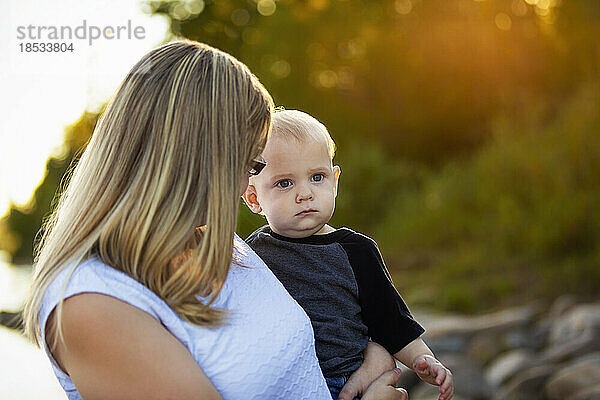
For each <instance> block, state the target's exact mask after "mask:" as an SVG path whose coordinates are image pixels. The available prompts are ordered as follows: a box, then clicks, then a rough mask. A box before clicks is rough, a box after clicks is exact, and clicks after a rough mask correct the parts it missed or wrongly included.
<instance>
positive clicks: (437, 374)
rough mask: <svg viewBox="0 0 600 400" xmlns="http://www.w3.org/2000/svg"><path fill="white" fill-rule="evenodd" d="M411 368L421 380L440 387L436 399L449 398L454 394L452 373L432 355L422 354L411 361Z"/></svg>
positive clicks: (444, 399) (445, 399) (447, 399)
mask: <svg viewBox="0 0 600 400" xmlns="http://www.w3.org/2000/svg"><path fill="white" fill-rule="evenodd" d="M413 370H414V371H415V372H416V373H417V375H419V378H421V379H422V380H423V381H425V382H427V383H430V384H432V385H435V386H439V387H440V396H439V397H438V400H450V399H451V398H452V395H453V394H454V383H453V381H452V373H451V372H450V370H449V369H448V368H446V367H444V366H443V365H442V363H441V362H439V361H438V360H437V359H435V358H434V357H432V356H430V355H427V354H424V355H421V356H418V357H416V358H415V360H414V361H413Z"/></svg>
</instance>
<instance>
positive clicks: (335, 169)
mask: <svg viewBox="0 0 600 400" xmlns="http://www.w3.org/2000/svg"><path fill="white" fill-rule="evenodd" d="M341 173H342V169H341V168H340V167H339V166H338V165H335V166H334V167H333V186H334V190H335V196H336V197H337V192H338V183H339V181H340V174H341Z"/></svg>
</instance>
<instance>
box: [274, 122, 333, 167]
mask: <svg viewBox="0 0 600 400" xmlns="http://www.w3.org/2000/svg"><path fill="white" fill-rule="evenodd" d="M271 119H272V125H271V134H272V135H273V137H281V138H284V139H289V138H293V139H295V140H296V141H298V142H303V141H305V140H312V141H316V142H324V144H325V145H326V146H327V153H328V154H329V157H330V158H331V160H333V157H334V156H335V142H334V141H333V139H332V138H331V135H330V134H329V131H328V130H327V128H326V127H325V125H323V124H322V123H321V122H320V121H319V120H317V119H316V118H314V117H312V116H311V115H309V114H307V113H305V112H302V111H298V110H276V111H275V112H274V113H273V115H272V117H271Z"/></svg>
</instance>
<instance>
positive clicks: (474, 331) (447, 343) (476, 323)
mask: <svg viewBox="0 0 600 400" xmlns="http://www.w3.org/2000/svg"><path fill="white" fill-rule="evenodd" d="M540 310H541V306H540V304H539V303H532V304H530V305H526V306H522V307H515V308H510V309H507V310H501V311H497V312H493V313H489V314H484V315H479V316H476V317H467V316H459V315H454V316H437V317H431V318H429V319H428V322H427V324H426V325H425V326H426V328H427V330H426V332H425V336H424V339H425V341H426V342H427V344H428V345H429V346H430V347H431V348H432V349H433V350H434V352H435V353H441V352H463V351H466V349H467V347H468V345H469V342H470V340H471V339H473V337H475V336H476V335H505V334H506V333H507V332H522V331H523V330H525V329H526V328H527V327H528V326H529V325H531V324H532V323H533V320H534V318H535V317H536V316H537V315H538V314H539V313H540ZM526 336H527V335H525V336H524V335H520V336H518V337H517V336H514V337H512V338H509V339H508V340H509V341H512V342H515V341H519V340H520V339H522V338H524V337H526ZM502 341H503V342H506V339H503V340H502Z"/></svg>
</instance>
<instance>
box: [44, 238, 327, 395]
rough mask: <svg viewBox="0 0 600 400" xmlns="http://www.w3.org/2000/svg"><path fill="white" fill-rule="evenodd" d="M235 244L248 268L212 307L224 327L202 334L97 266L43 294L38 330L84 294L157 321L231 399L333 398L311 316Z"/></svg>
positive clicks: (130, 282) (70, 391)
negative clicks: (222, 312) (65, 301)
mask: <svg viewBox="0 0 600 400" xmlns="http://www.w3.org/2000/svg"><path fill="white" fill-rule="evenodd" d="M235 245H236V252H238V253H240V255H241V264H242V265H243V266H239V265H235V264H232V266H231V269H230V271H229V274H228V276H227V280H226V282H225V285H224V286H223V289H222V291H221V293H220V294H219V296H218V298H217V300H216V301H215V303H214V305H215V307H219V308H223V309H226V310H229V311H230V313H229V317H228V320H227V323H226V324H225V325H224V326H222V327H220V328H215V329H209V328H202V327H198V326H196V325H192V324H190V323H187V322H185V321H183V320H182V319H180V318H179V317H178V316H177V314H175V313H174V312H173V310H171V308H169V307H168V306H167V304H166V303H165V302H164V301H162V300H161V299H160V298H159V297H158V296H156V295H155V294H154V293H153V292H152V291H150V290H149V289H148V288H146V287H145V286H143V285H142V284H140V283H139V282H137V281H135V280H134V279H132V278H131V277H129V276H128V275H126V274H124V273H122V272H119V271H117V270H115V269H114V268H111V267H109V266H107V265H105V264H104V263H102V262H101V261H99V260H97V259H89V260H87V261H85V262H83V263H81V264H80V265H79V266H77V268H75V271H74V272H73V276H72V278H71V279H70V281H69V283H68V285H67V288H66V292H65V291H64V283H65V279H66V278H67V277H68V274H69V270H70V268H67V269H65V271H63V272H62V273H61V274H60V275H59V276H57V278H56V279H55V280H54V281H53V282H52V283H51V285H50V286H49V288H48V289H47V291H46V293H45V295H44V299H43V303H42V307H41V310H40V314H39V320H40V324H41V326H42V327H45V326H46V321H47V319H48V316H49V314H50V312H51V311H52V310H53V309H54V308H55V307H56V305H57V304H58V302H59V300H60V299H61V298H68V297H70V296H73V295H75V294H78V293H84V292H94V293H102V294H106V295H109V296H113V297H115V298H117V299H120V300H122V301H125V302H127V303H129V304H131V305H133V306H135V307H137V308H139V309H141V310H143V311H145V312H147V313H148V314H150V315H151V316H153V317H154V318H156V319H157V320H159V321H160V322H161V323H162V324H163V325H164V326H165V327H166V328H167V329H168V330H169V331H170V332H171V333H172V334H173V335H174V336H175V337H177V338H178V339H179V340H180V341H181V342H182V343H183V344H184V345H185V346H186V347H187V349H188V350H189V352H190V353H191V354H192V356H193V357H194V359H195V360H196V361H197V362H198V364H199V365H200V367H201V368H202V370H203V371H204V373H205V374H206V375H207V376H208V377H209V379H210V380H211V382H212V383H213V385H215V387H216V388H217V389H218V391H219V392H220V393H221V395H222V396H223V398H224V399H226V400H227V399H244V400H247V399H279V398H281V399H284V398H285V399H316V400H318V399H327V400H329V399H331V395H330V393H329V390H328V389H327V385H326V383H325V379H324V378H323V375H322V373H321V370H320V368H319V364H318V361H317V357H316V353H315V348H314V335H313V330H312V326H311V324H310V320H309V318H308V316H307V315H306V314H305V312H304V310H302V308H301V307H300V306H299V305H298V303H296V301H295V300H294V299H292V297H291V296H290V295H289V294H288V293H287V291H286V290H285V288H284V287H283V286H282V285H281V283H280V282H279V281H278V280H277V278H275V276H274V275H273V274H272V273H271V271H270V270H269V269H268V268H267V266H266V265H265V264H264V263H263V262H262V260H261V259H260V258H259V257H258V256H257V255H256V254H255V253H254V252H253V251H252V250H251V249H250V248H249V247H248V246H247V245H246V244H245V243H244V242H243V241H242V240H241V239H240V238H239V237H237V236H236V237H235ZM42 335H44V330H43V329H42ZM44 342H45V340H44ZM47 353H48V352H47ZM48 357H50V360H51V362H52V366H53V369H54V373H55V374H56V376H57V378H58V380H59V382H60V384H61V385H62V387H63V389H64V390H65V392H66V393H67V396H68V398H69V399H80V398H81V397H80V396H79V394H78V393H77V390H76V388H75V386H74V385H73V382H72V381H71V379H70V378H69V376H68V375H66V374H65V373H64V372H63V371H62V370H61V369H60V368H59V367H58V366H57V365H56V363H55V361H54V360H53V359H52V357H51V355H50V354H49V353H48Z"/></svg>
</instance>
